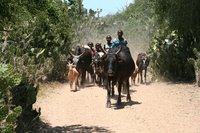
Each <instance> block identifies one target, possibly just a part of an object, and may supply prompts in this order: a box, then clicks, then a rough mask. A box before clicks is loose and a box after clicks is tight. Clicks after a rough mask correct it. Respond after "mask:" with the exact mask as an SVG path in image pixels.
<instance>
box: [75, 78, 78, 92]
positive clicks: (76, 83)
mask: <svg viewBox="0 0 200 133" xmlns="http://www.w3.org/2000/svg"><path fill="white" fill-rule="evenodd" d="M77 86H79V83H78V77H76V79H75V91H77Z"/></svg>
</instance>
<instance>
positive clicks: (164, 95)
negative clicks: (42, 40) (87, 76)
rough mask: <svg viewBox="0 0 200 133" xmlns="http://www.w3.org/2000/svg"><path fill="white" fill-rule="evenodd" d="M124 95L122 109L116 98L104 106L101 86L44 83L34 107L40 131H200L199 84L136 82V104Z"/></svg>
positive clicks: (134, 90) (123, 132) (167, 132)
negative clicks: (74, 88) (76, 87)
mask: <svg viewBox="0 0 200 133" xmlns="http://www.w3.org/2000/svg"><path fill="white" fill-rule="evenodd" d="M115 94H116V95H117V91H115ZM123 96H125V95H124V94H123ZM125 98H126V97H123V98H122V102H123V103H122V106H121V108H118V109H117V108H116V105H115V103H116V98H113V99H112V101H111V102H112V107H111V108H106V90H104V89H102V88H99V87H96V86H88V87H85V88H83V89H81V90H80V91H77V92H73V91H71V90H70V88H69V85H68V84H59V83H56V84H55V83H54V84H48V85H42V87H41V90H40V92H39V95H38V99H37V103H36V104H35V107H36V108H38V107H41V113H42V114H41V118H42V121H43V122H44V123H45V124H44V125H43V126H42V127H40V128H41V129H39V130H38V132H48V133H50V132H52V133H56V132H57V133H65V132H67V133H68V132H69V133H74V132H75V133H79V132H85V133H87V132H107V133H109V132H116V133H200V88H198V87H194V84H172V83H152V84H150V85H138V86H132V87H131V98H132V102H130V103H127V102H126V100H125ZM47 123H48V124H47Z"/></svg>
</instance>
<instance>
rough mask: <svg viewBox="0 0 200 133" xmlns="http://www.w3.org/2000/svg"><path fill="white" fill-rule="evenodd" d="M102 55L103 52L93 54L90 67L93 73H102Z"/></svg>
mask: <svg viewBox="0 0 200 133" xmlns="http://www.w3.org/2000/svg"><path fill="white" fill-rule="evenodd" d="M103 55H104V53H103V52H97V53H96V54H95V56H94V57H93V58H92V67H93V70H94V73H97V74H99V73H102V56H103Z"/></svg>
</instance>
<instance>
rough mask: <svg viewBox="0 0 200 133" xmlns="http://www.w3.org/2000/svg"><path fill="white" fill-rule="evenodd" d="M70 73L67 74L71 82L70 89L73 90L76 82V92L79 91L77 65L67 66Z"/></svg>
mask: <svg viewBox="0 0 200 133" xmlns="http://www.w3.org/2000/svg"><path fill="white" fill-rule="evenodd" d="M67 66H68V68H69V71H68V74H67V78H68V80H69V84H70V88H71V89H72V86H73V83H74V82H75V91H77V86H79V83H78V77H79V72H78V71H77V70H76V65H73V64H70V63H69V64H67Z"/></svg>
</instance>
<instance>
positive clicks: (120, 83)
mask: <svg viewBox="0 0 200 133" xmlns="http://www.w3.org/2000/svg"><path fill="white" fill-rule="evenodd" d="M121 89H122V81H118V93H119V95H118V99H117V104H118V105H120V104H121Z"/></svg>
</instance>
